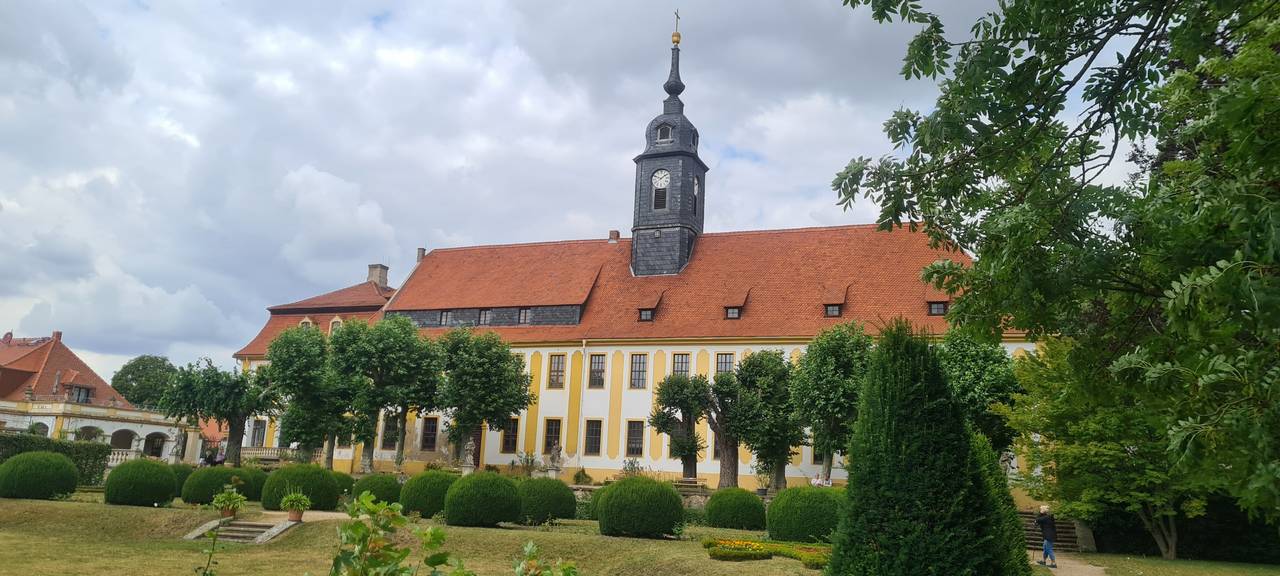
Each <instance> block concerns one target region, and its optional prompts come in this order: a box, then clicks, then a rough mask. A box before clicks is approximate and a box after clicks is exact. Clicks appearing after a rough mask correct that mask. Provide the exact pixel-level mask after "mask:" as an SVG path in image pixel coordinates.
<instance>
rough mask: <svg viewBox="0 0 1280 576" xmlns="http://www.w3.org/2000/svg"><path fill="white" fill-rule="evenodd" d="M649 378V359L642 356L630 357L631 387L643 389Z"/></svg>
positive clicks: (633, 355) (634, 355)
mask: <svg viewBox="0 0 1280 576" xmlns="http://www.w3.org/2000/svg"><path fill="white" fill-rule="evenodd" d="M648 376H649V357H648V356H646V355H644V354H632V355H631V387H632V388H644V387H645V380H647V379H648Z"/></svg>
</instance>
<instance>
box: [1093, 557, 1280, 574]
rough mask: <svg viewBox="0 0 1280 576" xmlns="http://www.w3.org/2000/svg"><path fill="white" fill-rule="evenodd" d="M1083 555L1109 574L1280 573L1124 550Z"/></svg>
mask: <svg viewBox="0 0 1280 576" xmlns="http://www.w3.org/2000/svg"><path fill="white" fill-rule="evenodd" d="M1079 558H1080V559H1081V560H1084V561H1085V562H1088V563H1090V564H1093V565H1095V566H1102V567H1104V568H1106V569H1107V576H1280V566H1268V565H1263V564H1238V563H1231V562H1201V561H1198V560H1162V559H1160V558H1148V557H1143V556H1124V555H1120V554H1080V555H1079Z"/></svg>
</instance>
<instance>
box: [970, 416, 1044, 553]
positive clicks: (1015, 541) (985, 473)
mask: <svg viewBox="0 0 1280 576" xmlns="http://www.w3.org/2000/svg"><path fill="white" fill-rule="evenodd" d="M969 438H970V450H971V451H972V454H973V459H972V461H971V463H972V465H973V466H975V467H976V468H977V475H979V476H980V477H981V482H982V489H983V490H985V493H984V496H985V501H984V502H983V505H982V509H981V510H982V520H983V524H984V526H983V528H982V532H981V533H982V534H987V535H989V537H990V539H991V540H990V542H989V546H990V550H991V552H990V553H989V554H988V555H987V556H986V558H987V565H986V567H985V568H984V567H979V568H978V573H979V574H1001V575H1005V576H1031V563H1030V562H1028V561H1027V540H1026V538H1027V537H1026V533H1025V532H1023V528H1022V520H1021V518H1020V517H1019V516H1018V508H1017V506H1016V505H1014V503H1013V494H1011V493H1010V492H1009V475H1008V474H1006V473H1005V471H1004V467H1003V466H1001V465H1000V458H999V457H998V456H996V452H995V450H992V449H991V443H990V442H988V441H987V438H986V437H985V436H983V435H982V434H980V433H978V432H973V433H971V434H970V436H969Z"/></svg>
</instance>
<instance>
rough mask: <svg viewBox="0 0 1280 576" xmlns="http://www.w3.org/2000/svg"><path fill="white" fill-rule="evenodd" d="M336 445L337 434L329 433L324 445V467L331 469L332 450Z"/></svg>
mask: <svg viewBox="0 0 1280 576" xmlns="http://www.w3.org/2000/svg"><path fill="white" fill-rule="evenodd" d="M337 445H338V435H337V434H330V435H329V441H328V442H326V443H325V446H324V467H325V468H328V469H329V470H333V450H334V448H336V447H337Z"/></svg>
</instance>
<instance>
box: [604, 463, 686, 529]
mask: <svg viewBox="0 0 1280 576" xmlns="http://www.w3.org/2000/svg"><path fill="white" fill-rule="evenodd" d="M596 517H598V518H599V519H600V533H601V534H604V535H605V536H638V537H641V538H660V537H662V536H665V535H667V534H674V533H675V531H676V527H677V526H679V525H680V523H681V522H682V521H683V520H684V502H683V501H682V500H681V499H680V494H679V493H677V492H676V489H675V488H674V487H672V486H671V485H670V484H667V483H666V482H659V481H657V480H654V479H653V478H647V477H645V476H632V477H630V478H624V479H622V480H619V481H617V482H614V483H613V484H610V485H609V486H608V487H606V488H605V489H604V494H601V495H600V501H599V502H598V503H597V505H596Z"/></svg>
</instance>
